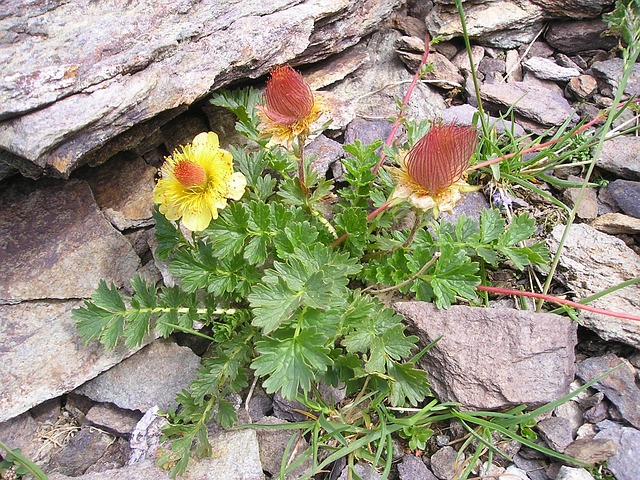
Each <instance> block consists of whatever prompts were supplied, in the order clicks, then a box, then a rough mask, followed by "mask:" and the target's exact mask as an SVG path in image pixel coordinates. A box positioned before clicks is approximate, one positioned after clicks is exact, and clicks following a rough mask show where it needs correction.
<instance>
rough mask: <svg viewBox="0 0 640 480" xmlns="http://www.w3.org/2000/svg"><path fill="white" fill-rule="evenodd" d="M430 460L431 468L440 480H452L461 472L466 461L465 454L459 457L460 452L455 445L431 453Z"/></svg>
mask: <svg viewBox="0 0 640 480" xmlns="http://www.w3.org/2000/svg"><path fill="white" fill-rule="evenodd" d="M456 457H457V458H456ZM430 460H431V470H432V471H433V474H434V475H435V476H436V477H438V478H439V479H440V480H451V479H452V478H454V476H455V475H456V473H459V470H460V467H461V465H462V464H463V463H464V455H460V456H459V457H458V452H456V450H455V449H454V448H453V447H442V448H441V449H440V450H438V451H437V452H436V453H434V454H433V455H431V459H430Z"/></svg>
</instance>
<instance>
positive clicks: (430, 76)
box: [402, 52, 464, 90]
mask: <svg viewBox="0 0 640 480" xmlns="http://www.w3.org/2000/svg"><path fill="white" fill-rule="evenodd" d="M421 56H422V55H420V57H421ZM402 58H403V60H404V57H402ZM418 62H419V59H418ZM427 62H428V63H431V64H433V66H434V68H433V71H431V72H428V73H426V74H425V75H424V76H423V79H424V80H426V81H428V82H430V83H432V84H433V85H435V86H437V87H440V88H444V89H446V90H451V89H453V88H460V87H461V86H462V85H463V84H464V78H463V77H462V75H461V74H460V72H459V71H458V68H457V67H456V66H455V65H454V64H453V63H451V61H450V60H449V59H448V58H447V57H445V56H444V55H442V54H440V53H438V52H431V53H430V54H429V59H428V60H427ZM405 63H406V61H405ZM412 67H413V68H412ZM409 68H410V69H411V71H413V72H415V71H416V70H417V68H418V65H417V64H414V65H409Z"/></svg>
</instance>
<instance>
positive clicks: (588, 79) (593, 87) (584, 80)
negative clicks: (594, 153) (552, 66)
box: [567, 75, 606, 158]
mask: <svg viewBox="0 0 640 480" xmlns="http://www.w3.org/2000/svg"><path fill="white" fill-rule="evenodd" d="M597 90H598V83H597V82H596V79H595V78H593V77H592V76H591V75H578V76H577V77H573V78H572V79H570V80H569V83H568V84H567V92H568V93H569V94H570V95H571V96H573V97H574V98H576V99H578V100H587V99H588V98H590V97H591V95H593V94H594V93H595V92H596V91H597ZM605 145H606V143H605ZM600 158H602V153H601V154H600Z"/></svg>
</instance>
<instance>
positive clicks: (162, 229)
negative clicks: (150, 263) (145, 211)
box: [153, 207, 182, 259]
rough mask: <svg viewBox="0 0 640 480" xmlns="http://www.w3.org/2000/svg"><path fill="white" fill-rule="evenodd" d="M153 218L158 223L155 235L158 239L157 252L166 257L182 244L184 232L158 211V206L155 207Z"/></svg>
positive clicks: (159, 256)
mask: <svg viewBox="0 0 640 480" xmlns="http://www.w3.org/2000/svg"><path fill="white" fill-rule="evenodd" d="M153 219H154V220H155V223H156V226H155V235H156V240H157V241H158V244H157V246H156V249H155V254H156V255H157V256H158V258H161V259H165V258H167V257H169V255H170V254H171V252H173V251H174V250H175V249H176V248H177V247H178V245H180V243H181V239H182V233H180V231H179V230H178V228H177V227H176V226H175V225H174V224H173V223H172V222H170V221H169V220H167V218H166V217H165V216H164V215H162V214H161V213H160V212H159V211H158V207H155V208H154V209H153Z"/></svg>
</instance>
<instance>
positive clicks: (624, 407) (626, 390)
mask: <svg viewBox="0 0 640 480" xmlns="http://www.w3.org/2000/svg"><path fill="white" fill-rule="evenodd" d="M618 365H621V366H620V367H619V368H617V369H616V370H615V371H613V372H611V373H610V374H609V375H607V376H606V377H604V378H603V379H602V380H599V381H598V382H597V383H595V384H594V385H593V387H592V388H595V389H596V390H598V391H601V392H602V393H604V394H605V396H606V397H607V398H608V399H609V401H610V402H611V403H613V404H614V405H615V406H616V407H617V408H618V411H619V412H620V414H621V415H622V418H624V419H625V420H626V421H627V422H629V423H630V424H631V425H633V426H634V427H636V428H640V388H638V387H637V386H636V371H635V369H634V368H633V366H631V365H630V364H629V363H627V362H625V361H623V360H622V359H620V358H619V357H617V356H616V355H614V354H613V353H610V354H607V355H605V356H603V357H592V358H587V359H585V360H583V361H582V362H580V363H579V364H578V369H577V372H576V374H577V376H578V377H580V378H581V379H582V380H584V381H585V382H588V381H590V380H593V379H594V378H596V377H598V376H600V375H602V374H604V373H605V372H606V371H608V370H610V369H611V368H614V367H617V366H618Z"/></svg>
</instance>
